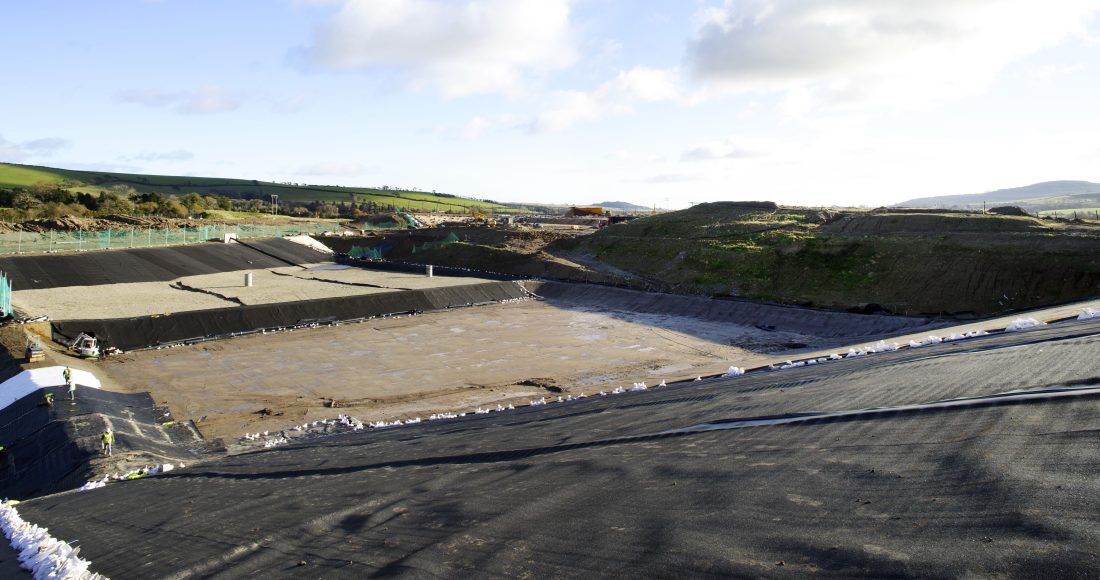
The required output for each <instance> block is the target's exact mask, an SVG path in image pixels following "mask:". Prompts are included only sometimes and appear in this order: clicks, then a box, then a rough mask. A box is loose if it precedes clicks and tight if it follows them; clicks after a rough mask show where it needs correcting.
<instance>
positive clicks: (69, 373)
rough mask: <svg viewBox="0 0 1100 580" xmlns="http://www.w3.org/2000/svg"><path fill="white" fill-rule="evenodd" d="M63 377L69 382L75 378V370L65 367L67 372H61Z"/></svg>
mask: <svg viewBox="0 0 1100 580" xmlns="http://www.w3.org/2000/svg"><path fill="white" fill-rule="evenodd" d="M61 376H63V377H65V382H66V383H67V382H69V379H71V378H73V369H71V368H69V367H65V370H63V371H61Z"/></svg>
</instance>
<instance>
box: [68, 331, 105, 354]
mask: <svg viewBox="0 0 1100 580" xmlns="http://www.w3.org/2000/svg"><path fill="white" fill-rule="evenodd" d="M70 348H72V349H73V350H75V351H76V352H77V353H79V354H80V358H99V341H98V340H97V339H96V337H94V336H92V335H90V334H87V333H84V332H82V333H80V334H79V335H78V336H77V337H76V340H74V341H73V345H72V346H71V347H70Z"/></svg>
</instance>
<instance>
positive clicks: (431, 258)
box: [319, 227, 622, 283]
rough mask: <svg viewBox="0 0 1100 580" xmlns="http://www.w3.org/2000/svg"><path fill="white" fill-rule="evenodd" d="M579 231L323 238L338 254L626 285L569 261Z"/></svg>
mask: <svg viewBox="0 0 1100 580" xmlns="http://www.w3.org/2000/svg"><path fill="white" fill-rule="evenodd" d="M577 235H578V232H573V231H569V230H563V231H557V230H535V229H525V228H513V229H495V228H477V227H469V228H437V229H421V230H409V231H399V232H385V233H383V232H368V233H367V234H366V235H364V236H344V237H322V238H319V239H320V240H321V242H323V243H324V244H326V245H328V246H329V247H330V248H332V249H333V250H335V251H336V252H337V253H350V252H351V251H352V249H353V248H354V247H356V246H358V247H359V248H362V249H376V250H377V251H378V253H379V254H380V255H381V256H382V257H383V258H384V259H387V260H395V261H408V262H415V263H421V264H432V265H436V266H454V267H459V268H468V269H471V270H474V271H482V272H495V273H502V274H512V275H517V276H531V277H539V278H556V279H563V280H577V281H592V282H604V283H622V280H621V278H622V275H621V274H620V275H616V273H615V272H612V270H613V268H610V267H607V268H601V267H600V266H601V265H600V264H595V265H593V264H588V263H581V262H579V261H576V260H572V259H569V258H568V257H565V256H564V255H563V253H562V252H560V251H558V250H559V245H560V244H561V243H562V242H568V241H570V240H573V239H574V238H576V237H577Z"/></svg>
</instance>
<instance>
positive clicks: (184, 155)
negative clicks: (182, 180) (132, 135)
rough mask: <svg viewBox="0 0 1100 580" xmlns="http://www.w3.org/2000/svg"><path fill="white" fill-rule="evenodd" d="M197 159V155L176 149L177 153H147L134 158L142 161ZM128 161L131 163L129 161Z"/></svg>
mask: <svg viewBox="0 0 1100 580" xmlns="http://www.w3.org/2000/svg"><path fill="white" fill-rule="evenodd" d="M194 158H195V154H194V153H192V152H190V151H184V150H183V149H176V150H175V151H162V152H154V151H147V152H145V153H142V154H141V155H138V156H136V157H134V159H138V160H141V161H188V160H191V159H194ZM127 161H129V160H128V159H127Z"/></svg>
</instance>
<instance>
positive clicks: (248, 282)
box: [244, 272, 252, 288]
mask: <svg viewBox="0 0 1100 580" xmlns="http://www.w3.org/2000/svg"><path fill="white" fill-rule="evenodd" d="M244 285H245V287H246V288H251V287H252V272H245V273H244Z"/></svg>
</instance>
